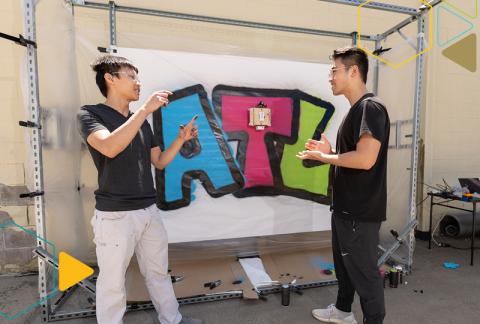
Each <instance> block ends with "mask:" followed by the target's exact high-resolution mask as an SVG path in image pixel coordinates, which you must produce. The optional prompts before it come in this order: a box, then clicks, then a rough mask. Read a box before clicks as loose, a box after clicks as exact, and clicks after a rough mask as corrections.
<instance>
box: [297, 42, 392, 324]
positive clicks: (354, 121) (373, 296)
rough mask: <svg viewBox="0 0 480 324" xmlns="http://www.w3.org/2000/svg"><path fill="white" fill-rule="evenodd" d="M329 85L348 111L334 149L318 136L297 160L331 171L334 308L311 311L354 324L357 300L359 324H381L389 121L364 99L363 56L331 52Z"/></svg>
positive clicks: (374, 102) (374, 101)
mask: <svg viewBox="0 0 480 324" xmlns="http://www.w3.org/2000/svg"><path fill="white" fill-rule="evenodd" d="M332 59H333V64H334V65H333V67H332V69H331V71H330V84H331V86H332V91H333V94H334V95H336V96H337V95H344V96H345V97H346V98H347V99H348V101H349V102H350V104H351V108H350V110H349V112H348V113H347V115H346V116H345V118H344V119H343V122H342V124H341V125H340V128H339V130H338V134H337V143H336V149H335V150H333V149H332V147H331V145H330V142H329V141H328V139H327V138H326V137H325V135H323V134H322V136H321V139H320V140H319V141H317V140H308V141H307V143H306V144H305V148H306V150H305V151H302V152H299V153H298V155H297V157H298V158H300V159H302V160H304V159H311V160H318V161H321V162H323V163H328V164H331V165H332V168H331V170H330V171H331V174H330V185H331V187H332V205H331V210H332V249H333V260H334V264H335V272H336V276H337V279H338V295H337V301H336V303H335V304H331V305H330V306H328V307H327V308H326V309H315V310H313V311H312V315H313V316H314V317H315V318H316V319H318V320H320V321H323V322H327V323H341V324H353V323H357V321H356V320H355V317H354V315H353V313H352V310H351V307H352V303H353V299H354V295H355V291H356V292H357V293H358V295H359V296H360V304H361V307H362V311H363V316H364V318H363V323H367V324H379V323H383V319H384V317H385V301H384V296H383V283H382V279H381V278H380V274H379V270H378V267H377V245H378V241H379V230H380V225H381V223H382V221H384V220H385V219H386V206H387V152H388V140H389V135H390V120H389V117H388V113H387V110H386V109H385V105H384V104H383V103H382V102H381V101H379V100H378V98H376V97H374V95H373V94H372V93H369V92H368V90H367V87H366V82H367V74H368V57H367V54H366V53H365V52H364V51H362V50H361V49H359V48H356V47H347V48H341V49H337V50H335V51H334V52H333V55H332Z"/></svg>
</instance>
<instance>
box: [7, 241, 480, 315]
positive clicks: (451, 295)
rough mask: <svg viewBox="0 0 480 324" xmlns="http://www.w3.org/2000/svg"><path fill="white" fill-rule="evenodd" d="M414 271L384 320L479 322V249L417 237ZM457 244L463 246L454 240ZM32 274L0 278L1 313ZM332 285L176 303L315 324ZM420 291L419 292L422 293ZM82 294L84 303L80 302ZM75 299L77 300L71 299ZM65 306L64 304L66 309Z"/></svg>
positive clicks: (19, 298)
mask: <svg viewBox="0 0 480 324" xmlns="http://www.w3.org/2000/svg"><path fill="white" fill-rule="evenodd" d="M416 245H417V246H416V252H415V258H414V268H413V273H412V274H411V275H410V276H408V278H407V281H408V284H407V285H402V286H399V288H397V289H392V288H386V289H385V298H386V305H387V306H386V308H387V317H386V319H385V323H386V324H396V323H398V324H400V323H402V324H405V323H408V324H415V323H435V324H447V323H462V324H466V323H472V324H473V323H480V271H479V269H480V253H478V251H477V255H476V257H475V262H476V264H475V265H474V266H473V267H472V266H470V265H469V262H470V251H466V250H454V249H452V248H438V247H437V248H434V249H432V250H428V249H427V243H426V242H422V241H417V244H416ZM456 245H457V246H458V245H463V246H468V242H466V241H459V242H456ZM446 261H449V262H455V263H458V264H460V268H458V269H455V270H447V269H444V268H443V266H442V265H443V262H446ZM36 285H37V283H36V278H35V277H34V276H28V277H21V278H12V277H2V278H0V311H2V310H6V309H17V307H14V306H16V305H18V304H19V303H20V302H21V303H24V302H27V301H29V302H34V301H35V296H36V295H37V292H36ZM336 290H337V287H336V286H329V287H321V288H314V289H307V290H305V291H304V294H303V296H300V295H296V294H293V295H292V296H291V297H292V299H291V304H290V306H288V307H284V306H281V304H280V296H279V295H270V296H269V297H268V300H267V301H261V300H258V301H257V300H255V301H251V300H248V301H246V300H240V299H233V300H226V301H220V302H210V303H203V304H195V305H187V306H182V307H181V312H182V313H183V314H184V315H187V316H191V317H197V318H202V319H204V321H205V323H208V324H220V323H231V324H236V323H252V324H253V323H256V324H265V323H274V324H287V323H288V324H293V323H305V324H308V323H312V324H313V323H320V322H318V321H316V320H315V319H313V317H312V316H311V314H310V312H311V310H312V309H313V308H318V307H323V306H326V305H328V304H329V303H332V302H333V301H334V300H335V296H336ZM421 291H423V293H421ZM82 298H83V302H82ZM75 299H77V300H75ZM84 299H85V296H83V297H82V296H75V298H73V299H72V301H71V303H73V304H72V305H68V304H67V305H65V307H66V308H67V309H68V308H70V307H72V306H73V307H75V304H76V303H78V304H85V303H84ZM67 306H68V307H67ZM353 311H354V313H355V315H356V318H357V320H360V322H361V318H362V313H361V310H360V305H359V303H358V298H357V299H356V300H355V304H354V307H353ZM40 322H41V320H40V310H39V309H38V308H37V309H35V310H33V311H31V312H29V313H27V314H25V315H23V316H21V317H19V318H17V319H15V320H6V319H3V320H2V319H0V323H2V324H3V323H11V324H13V323H14V324H20V323H25V324H26V323H29V324H30V323H40ZM59 323H68V324H86V323H96V321H95V319H94V318H87V319H75V320H67V321H62V322H59ZM124 323H125V324H129V323H135V324H137V323H138V324H139V323H142V324H149V323H156V324H158V321H157V319H156V313H155V311H153V310H148V311H136V312H131V313H127V314H126V315H125V318H124Z"/></svg>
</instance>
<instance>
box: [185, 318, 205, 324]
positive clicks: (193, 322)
mask: <svg viewBox="0 0 480 324" xmlns="http://www.w3.org/2000/svg"><path fill="white" fill-rule="evenodd" d="M179 324H203V320H201V319H198V318H191V317H183V318H182V320H181V321H180V323H179Z"/></svg>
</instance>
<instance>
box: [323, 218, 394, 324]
mask: <svg viewBox="0 0 480 324" xmlns="http://www.w3.org/2000/svg"><path fill="white" fill-rule="evenodd" d="M380 225H381V223H380V222H372V223H371V222H358V221H357V222H356V221H352V220H345V219H342V218H339V217H335V216H333V215H332V246H333V261H334V264H335V272H336V275H337V279H338V296H337V303H336V305H335V306H336V307H337V308H338V309H339V310H341V311H344V312H351V310H352V303H353V297H354V295H355V291H356V292H357V293H358V295H359V296H360V304H361V306H362V311H363V323H365V324H381V323H383V319H384V317H385V300H384V297H383V282H382V279H381V277H380V274H379V271H378V267H377V245H378V240H379V239H378V232H379V230H380Z"/></svg>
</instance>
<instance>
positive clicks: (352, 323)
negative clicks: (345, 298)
mask: <svg viewBox="0 0 480 324" xmlns="http://www.w3.org/2000/svg"><path fill="white" fill-rule="evenodd" d="M312 315H313V317H315V318H316V319H318V320H320V321H322V322H325V323H337V324H357V320H356V319H355V316H354V315H353V313H352V312H349V313H347V312H342V311H341V310H339V309H338V308H337V307H335V305H334V304H331V305H329V306H328V307H327V308H324V309H314V310H312Z"/></svg>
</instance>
